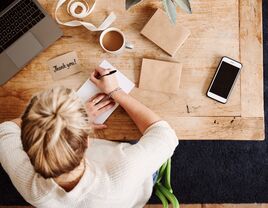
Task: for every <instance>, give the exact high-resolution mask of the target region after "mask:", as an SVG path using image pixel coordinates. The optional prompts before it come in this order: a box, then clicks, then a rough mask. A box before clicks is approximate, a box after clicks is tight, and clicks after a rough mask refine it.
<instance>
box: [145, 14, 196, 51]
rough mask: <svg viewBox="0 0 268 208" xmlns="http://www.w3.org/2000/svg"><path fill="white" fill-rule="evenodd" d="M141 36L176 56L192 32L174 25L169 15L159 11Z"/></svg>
mask: <svg viewBox="0 0 268 208" xmlns="http://www.w3.org/2000/svg"><path fill="white" fill-rule="evenodd" d="M141 34H142V35H144V36H145V37H146V38H148V39H149V40H151V41H152V42H154V43H155V44H156V45H158V46H159V47H160V48H162V49H163V50H164V51H166V52H167V53H168V54H169V55H171V56H174V55H175V53H176V52H177V50H178V49H179V48H180V47H181V46H182V44H183V43H184V42H185V41H186V39H187V38H188V37H189V35H190V34H191V32H190V30H188V29H187V28H186V27H184V26H181V25H179V24H178V23H176V24H175V25H174V24H172V23H171V22H170V20H169V18H168V16H167V14H166V13H165V12H164V11H163V10H162V9H158V10H157V11H156V12H155V13H154V15H153V16H152V18H151V19H150V20H149V22H148V23H147V24H146V25H145V27H144V28H143V29H142V31H141Z"/></svg>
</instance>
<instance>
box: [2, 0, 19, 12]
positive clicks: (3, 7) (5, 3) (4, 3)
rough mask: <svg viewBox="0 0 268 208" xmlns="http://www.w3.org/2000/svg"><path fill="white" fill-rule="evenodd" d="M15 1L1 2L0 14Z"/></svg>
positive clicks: (5, 0) (6, 0)
mask: <svg viewBox="0 0 268 208" xmlns="http://www.w3.org/2000/svg"><path fill="white" fill-rule="evenodd" d="M14 1H15V0H4V1H2V0H1V3H0V12H2V11H3V10H4V9H5V8H7V7H8V6H9V5H10V4H11V3H12V2H14Z"/></svg>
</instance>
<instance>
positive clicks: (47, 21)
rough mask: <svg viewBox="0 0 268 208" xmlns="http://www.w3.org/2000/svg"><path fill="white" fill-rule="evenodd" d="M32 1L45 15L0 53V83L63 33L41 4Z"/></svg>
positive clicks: (34, 0)
mask: <svg viewBox="0 0 268 208" xmlns="http://www.w3.org/2000/svg"><path fill="white" fill-rule="evenodd" d="M19 1H20V0H17V1H14V2H13V3H12V4H11V5H9V6H8V7H7V10H6V9H5V10H4V11H3V12H1V13H0V16H1V15H3V14H4V13H6V12H7V11H8V10H9V9H12V7H13V6H14V5H15V4H17V3H18V2H19ZM32 1H33V2H34V3H35V4H36V5H37V6H38V8H39V9H40V10H41V11H42V12H43V14H44V15H45V17H44V18H43V19H42V20H41V21H40V22H38V23H37V24H36V25H35V26H33V27H32V28H31V29H30V30H29V31H28V32H26V33H25V34H23V35H22V36H21V37H20V38H19V39H18V40H16V41H15V42H14V43H13V44H12V45H10V46H9V47H8V48H7V49H5V50H4V51H3V52H2V53H1V54H0V85H3V84H4V83H6V82H7V81H8V80H9V79H10V78H11V77H13V76H14V75H15V74H16V73H17V72H19V71H20V70H21V69H22V68H23V67H24V66H25V65H26V64H28V63H29V62H30V61H31V60H32V59H33V58H34V57H35V56H36V55H38V54H39V53H40V52H41V51H43V50H44V49H46V48H47V47H49V46H50V45H51V44H53V43H54V42H55V41H56V40H57V39H59V38H60V37H61V36H62V35H63V33H62V31H61V30H60V28H59V26H58V25H57V23H56V22H55V21H54V20H53V19H52V18H51V17H50V16H49V15H48V14H47V12H46V11H45V10H44V9H43V8H42V6H41V5H40V4H39V3H38V2H37V1H36V0H32Z"/></svg>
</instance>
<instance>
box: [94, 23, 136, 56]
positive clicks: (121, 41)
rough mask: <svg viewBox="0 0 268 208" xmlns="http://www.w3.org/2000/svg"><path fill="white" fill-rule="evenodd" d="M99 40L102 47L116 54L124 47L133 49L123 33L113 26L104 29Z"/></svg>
mask: <svg viewBox="0 0 268 208" xmlns="http://www.w3.org/2000/svg"><path fill="white" fill-rule="evenodd" d="M99 41H100V45H101V47H102V49H103V50H105V51H106V52H108V53H111V54H116V55H118V54H120V53H122V52H123V51H124V50H125V49H126V48H128V49H133V45H132V44H130V43H128V42H127V41H126V37H125V35H124V33H123V32H122V31H121V30H119V29H117V28H115V27H111V28H108V29H106V30H104V31H103V32H102V33H101V35H100V39H99Z"/></svg>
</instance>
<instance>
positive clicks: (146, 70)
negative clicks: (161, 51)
mask: <svg viewBox="0 0 268 208" xmlns="http://www.w3.org/2000/svg"><path fill="white" fill-rule="evenodd" d="M181 70H182V64H181V63H176V62H166V61H158V60H153V59H143V60H142V67H141V75H140V82H139V88H142V89H145V90H152V91H158V92H164V93H171V94H177V93H178V92H179V88H180V77H181Z"/></svg>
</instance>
